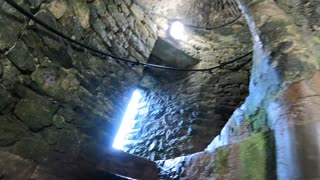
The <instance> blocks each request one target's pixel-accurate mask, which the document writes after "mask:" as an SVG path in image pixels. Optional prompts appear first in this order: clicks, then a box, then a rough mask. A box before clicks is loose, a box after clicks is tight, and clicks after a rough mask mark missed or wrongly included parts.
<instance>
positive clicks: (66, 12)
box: [0, 0, 157, 179]
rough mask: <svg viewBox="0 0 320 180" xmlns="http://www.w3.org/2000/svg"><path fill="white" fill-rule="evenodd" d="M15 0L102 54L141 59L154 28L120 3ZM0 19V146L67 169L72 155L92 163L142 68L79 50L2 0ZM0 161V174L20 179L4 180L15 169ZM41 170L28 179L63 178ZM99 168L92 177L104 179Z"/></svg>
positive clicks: (149, 47)
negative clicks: (5, 165) (5, 166)
mask: <svg viewBox="0 0 320 180" xmlns="http://www.w3.org/2000/svg"><path fill="white" fill-rule="evenodd" d="M16 2H17V3H18V4H19V5H21V6H22V7H23V8H24V9H26V10H27V11H31V13H32V14H34V15H35V16H36V17H37V18H39V19H40V20H43V21H44V22H45V23H47V24H49V25H50V26H51V27H53V28H55V29H57V30H59V31H61V32H63V33H64V34H66V35H67V36H69V37H71V38H72V39H75V40H77V41H80V42H82V43H84V44H87V45H89V46H90V47H94V48H97V49H99V50H101V51H104V52H106V53H110V54H116V55H118V56H121V57H124V58H128V59H132V60H139V61H141V62H145V61H146V59H147V57H148V56H149V55H150V53H151V50H152V47H153V45H154V42H155V38H156V31H157V30H156V29H151V28H150V27H151V26H154V23H153V21H152V20H151V18H150V17H149V16H148V15H143V18H141V17H137V16H136V15H138V14H136V12H135V13H133V12H132V11H131V10H130V9H131V4H129V5H128V3H127V2H126V1H121V0H120V1H113V0H111V1H102V0H96V1H91V2H90V1H86V0H81V1H66V0H48V1H43V0H29V1H23V0H17V1H16ZM145 18H146V19H148V22H145ZM129 22H130V23H129ZM136 24H139V28H136ZM0 25H1V26H2V28H1V29H0V152H1V153H2V151H8V152H11V153H13V154H16V155H19V156H21V157H23V158H25V159H30V160H32V161H34V162H36V163H40V164H50V163H51V164H55V165H56V167H59V164H61V163H66V164H68V163H69V164H70V165H69V166H70V167H69V168H72V166H73V165H71V164H73V163H74V164H76V163H75V162H76V161H78V160H79V158H80V157H81V158H84V159H90V162H91V163H94V162H97V161H98V160H99V159H100V158H101V156H104V155H102V154H101V153H102V152H103V151H104V150H106V149H109V148H111V144H112V142H113V138H114V135H115V133H116V131H117V129H118V126H119V124H120V118H121V117H122V115H123V112H124V109H125V107H126V106H125V104H126V103H128V100H129V98H128V96H129V95H130V93H131V92H132V90H133V89H134V88H135V87H136V85H137V84H138V80H139V78H140V77H141V76H142V69H143V68H142V67H133V68H131V67H129V66H128V64H126V63H120V62H116V61H114V60H113V59H111V58H106V57H103V58H102V57H99V56H97V55H96V54H94V53H92V52H90V51H87V50H86V51H84V50H83V49H81V48H79V47H77V46H75V45H73V44H70V43H69V42H67V41H65V40H63V39H62V38H61V37H58V36H56V35H54V34H52V33H51V32H49V31H48V30H46V29H44V28H43V27H41V26H40V25H38V24H36V23H34V22H33V21H29V20H28V19H27V18H25V17H24V16H22V15H21V14H20V13H19V12H18V11H16V10H15V9H13V8H12V7H11V6H10V5H8V4H7V3H5V2H4V1H1V2H0ZM137 27H138V26H137ZM153 30H155V31H153ZM147 39H150V40H152V42H153V43H150V41H146V40H147ZM109 155H110V154H108V156H109ZM110 156H112V155H110ZM1 160H3V159H2V158H0V164H1V163H3V161H1ZM8 161H11V160H10V159H9V160H8ZM14 161H15V160H14V158H13V159H12V162H14ZM133 161H135V160H134V159H133ZM137 161H138V160H137ZM141 161H143V160H141ZM1 165H2V164H1ZM1 165H0V167H1V168H0V179H2V178H3V177H4V179H7V178H8V179H21V178H20V177H17V178H11V176H12V177H16V176H18V175H14V174H12V173H13V171H11V170H10V171H9V170H7V169H3V168H2V166H1ZM26 166H27V165H26ZM64 166H67V165H64ZM41 167H42V166H41ZM119 167H120V165H119ZM9 168H11V167H9ZM17 168H19V167H17ZM90 168H91V170H92V171H93V170H94V168H95V167H90ZM20 169H21V173H22V174H23V173H24V170H23V168H22V167H21V168H20ZM58 169H61V167H59V168H58ZM79 169H81V168H79ZM120 169H121V168H120ZM123 169H124V168H123ZM2 171H3V172H2ZM46 171H47V170H46V168H37V170H36V172H35V173H34V174H33V175H32V174H31V175H32V177H31V179H63V178H62V176H61V175H59V174H58V173H57V172H55V173H53V174H51V173H49V174H48V176H47V175H41V174H43V172H46ZM78 171H81V170H78ZM95 171H98V170H95ZM125 171H126V172H127V171H128V170H125ZM88 172H89V171H88ZM126 172H122V171H121V170H118V171H117V173H118V174H125V173H126ZM1 173H2V174H1ZM4 173H5V174H4ZM7 173H8V174H7ZM90 173H91V174H94V173H93V172H90ZM90 173H89V174H90ZM105 173H106V171H104V172H102V173H98V174H97V175H92V178H93V179H95V178H94V177H98V176H101V177H99V178H97V179H103V178H102V177H110V176H104V175H103V174H105ZM73 175H75V174H73ZM146 176H147V175H146ZM146 176H145V177H144V179H148V178H147V177H146ZM154 176H156V175H154ZM25 177H30V176H29V175H26V176H25ZM76 177H80V175H79V176H78V175H77V176H75V177H73V179H77V178H76ZM86 177H87V178H85V177H83V178H84V179H91V178H88V177H90V176H86ZM137 178H139V177H137ZM27 179H28V178H27ZM67 179H68V178H67ZM69 179H72V178H69ZM78 179H81V178H78ZM105 179H108V178H105Z"/></svg>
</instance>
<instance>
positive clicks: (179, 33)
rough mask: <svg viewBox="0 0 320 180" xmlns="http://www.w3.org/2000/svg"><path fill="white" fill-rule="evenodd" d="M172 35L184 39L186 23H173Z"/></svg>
mask: <svg viewBox="0 0 320 180" xmlns="http://www.w3.org/2000/svg"><path fill="white" fill-rule="evenodd" d="M170 35H171V36H172V37H173V38H175V39H178V40H181V39H183V37H184V25H183V24H182V23H181V22H179V21H176V22H174V23H172V24H171V28H170Z"/></svg>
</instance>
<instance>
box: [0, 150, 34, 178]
mask: <svg viewBox="0 0 320 180" xmlns="http://www.w3.org/2000/svg"><path fill="white" fill-rule="evenodd" d="M35 168H36V164H35V163H34V162H32V161H29V160H25V159H22V158H21V157H19V156H16V155H13V154H11V153H8V152H0V178H1V179H16V180H20V179H25V178H26V177H30V176H31V175H32V173H33V171H34V170H35Z"/></svg>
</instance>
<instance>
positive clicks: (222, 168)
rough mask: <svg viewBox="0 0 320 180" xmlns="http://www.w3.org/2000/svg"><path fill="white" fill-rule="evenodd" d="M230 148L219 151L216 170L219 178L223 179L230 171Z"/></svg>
mask: <svg viewBox="0 0 320 180" xmlns="http://www.w3.org/2000/svg"><path fill="white" fill-rule="evenodd" d="M229 148H230V147H223V148H220V149H218V150H217V154H216V157H215V163H214V168H215V172H216V173H217V176H218V178H219V177H222V176H223V175H224V174H225V173H226V172H227V170H228V158H229V150H230V149H229Z"/></svg>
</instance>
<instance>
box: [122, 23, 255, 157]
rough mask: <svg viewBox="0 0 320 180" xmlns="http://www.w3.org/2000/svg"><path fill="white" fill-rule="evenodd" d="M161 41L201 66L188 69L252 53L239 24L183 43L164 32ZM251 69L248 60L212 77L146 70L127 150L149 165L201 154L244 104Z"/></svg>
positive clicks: (190, 32)
mask: <svg viewBox="0 0 320 180" xmlns="http://www.w3.org/2000/svg"><path fill="white" fill-rule="evenodd" d="M159 26H160V27H161V24H160V25H159ZM159 36H160V37H162V38H163V39H164V40H165V41H167V42H168V43H171V44H172V45H173V46H174V47H176V48H177V49H180V50H181V51H183V52H184V53H186V54H187V55H189V56H191V57H192V58H194V59H197V60H198V61H199V63H198V64H196V65H194V66H191V67H192V68H208V67H212V66H218V65H221V64H223V63H225V62H228V61H231V60H233V59H235V58H237V57H241V56H243V55H245V54H247V53H248V52H250V51H251V36H250V32H249V30H248V29H247V25H246V23H245V20H244V19H243V18H240V19H239V20H238V21H236V22H235V23H233V24H230V25H228V26H224V27H221V28H219V29H216V30H211V31H207V30H195V29H187V30H186V36H187V37H186V39H184V40H181V41H176V40H172V39H171V37H170V36H168V35H167V32H166V31H165V30H164V29H160V31H159ZM159 52H161V50H158V54H159ZM163 58H164V59H165V58H166V57H163ZM149 61H151V62H153V59H149ZM157 63H161V61H158V62H157ZM162 63H164V64H166V63H165V62H162ZM171 65H172V64H171ZM176 66H177V67H179V64H177V65H176ZM250 68H251V55H250V54H249V55H248V56H246V57H244V58H241V59H240V60H239V61H236V62H234V63H232V64H230V65H228V66H225V67H223V68H218V69H216V70H214V71H213V72H212V73H209V72H202V73H201V72H190V73H187V72H172V71H171V72H170V71H161V70H154V69H152V70H148V69H147V70H146V71H145V73H144V78H143V79H142V81H141V83H140V86H141V87H142V89H144V95H143V99H142V100H141V104H140V109H139V113H138V115H137V116H136V122H137V123H136V125H135V128H134V130H133V132H131V133H130V134H129V136H128V139H129V140H130V141H131V143H130V144H128V145H127V147H126V149H125V150H126V151H127V152H130V153H133V154H136V155H139V156H142V157H147V158H149V159H151V160H159V159H168V158H174V157H178V156H181V155H186V154H191V153H194V152H198V151H202V150H203V149H204V148H205V147H206V146H207V145H208V144H209V143H210V142H211V141H212V139H213V138H214V137H215V136H216V135H218V134H219V132H220V130H221V129H222V127H223V126H224V124H225V123H226V122H227V120H228V118H229V117H230V116H231V114H232V112H233V111H234V110H235V109H236V108H237V107H239V106H240V104H241V103H243V101H244V100H245V98H246V96H247V94H248V84H249V78H250Z"/></svg>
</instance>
